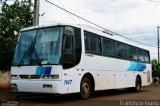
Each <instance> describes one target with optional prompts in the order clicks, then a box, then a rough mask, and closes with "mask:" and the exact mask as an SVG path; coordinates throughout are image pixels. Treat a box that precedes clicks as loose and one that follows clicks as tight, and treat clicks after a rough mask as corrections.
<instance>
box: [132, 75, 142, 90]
mask: <svg viewBox="0 0 160 106" xmlns="http://www.w3.org/2000/svg"><path fill="white" fill-rule="evenodd" d="M141 87H142V84H141V79H140V77H137V78H136V83H135V88H134V89H135V91H136V92H138V91H140V90H141Z"/></svg>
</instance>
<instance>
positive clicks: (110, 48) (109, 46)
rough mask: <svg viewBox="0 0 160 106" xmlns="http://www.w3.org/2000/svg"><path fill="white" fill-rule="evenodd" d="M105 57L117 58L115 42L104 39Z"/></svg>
mask: <svg viewBox="0 0 160 106" xmlns="http://www.w3.org/2000/svg"><path fill="white" fill-rule="evenodd" d="M103 55H109V56H115V55H116V50H115V41H112V40H109V39H106V38H104V39H103Z"/></svg>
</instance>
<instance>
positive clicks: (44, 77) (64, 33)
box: [11, 24, 152, 99]
mask: <svg viewBox="0 0 160 106" xmlns="http://www.w3.org/2000/svg"><path fill="white" fill-rule="evenodd" d="M11 77H12V79H11V84H12V89H13V91H17V92H33V93H49V94H69V93H79V94H80V96H81V97H82V99H87V98H89V97H90V95H91V93H92V92H94V91H97V90H107V89H119V88H133V89H134V90H135V91H139V90H140V89H141V86H146V85H149V84H150V83H151V82H152V79H151V64H150V54H149V51H148V50H145V49H143V48H141V47H140V45H138V44H134V43H131V42H128V41H125V40H122V39H118V38H117V37H116V36H111V34H110V33H105V32H104V31H103V30H99V29H96V28H92V27H89V26H86V25H71V24H55V25H51V26H49V25H48V26H37V27H30V28H25V29H23V30H22V31H21V36H20V38H19V42H18V44H17V47H16V52H15V55H14V60H13V66H12V67H11Z"/></svg>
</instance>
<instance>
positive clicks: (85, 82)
mask: <svg viewBox="0 0 160 106" xmlns="http://www.w3.org/2000/svg"><path fill="white" fill-rule="evenodd" d="M90 95H91V82H90V80H89V79H88V78H87V77H84V78H83V79H82V81H81V84H80V96H81V98H82V99H88V98H89V97H90Z"/></svg>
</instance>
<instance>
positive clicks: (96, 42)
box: [85, 32, 102, 54]
mask: <svg viewBox="0 0 160 106" xmlns="http://www.w3.org/2000/svg"><path fill="white" fill-rule="evenodd" d="M85 49H86V51H88V52H93V53H98V54H100V53H101V52H102V48H101V37H98V36H97V35H96V34H92V33H89V32H85Z"/></svg>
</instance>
